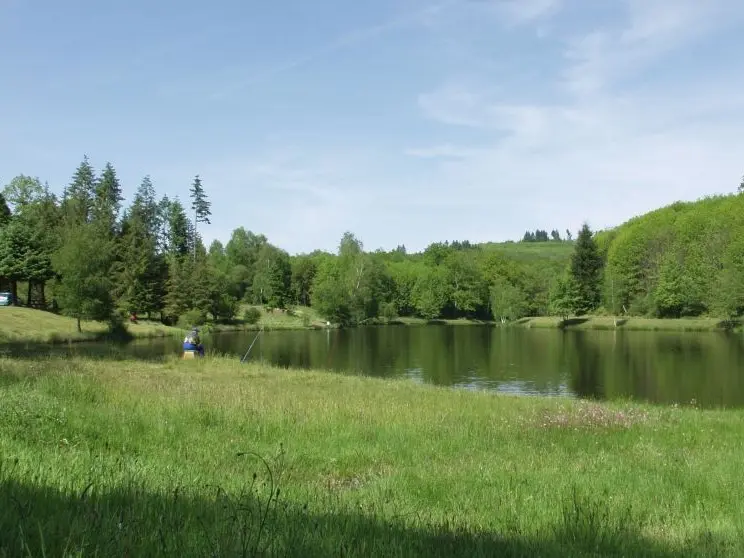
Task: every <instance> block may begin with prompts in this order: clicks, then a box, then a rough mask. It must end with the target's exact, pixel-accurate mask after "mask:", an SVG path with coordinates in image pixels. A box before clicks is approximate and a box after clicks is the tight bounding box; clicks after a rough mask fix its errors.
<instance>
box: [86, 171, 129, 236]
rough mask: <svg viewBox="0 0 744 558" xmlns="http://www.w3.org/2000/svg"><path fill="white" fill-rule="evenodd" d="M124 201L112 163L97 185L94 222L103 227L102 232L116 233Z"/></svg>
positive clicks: (93, 210) (93, 208)
mask: <svg viewBox="0 0 744 558" xmlns="http://www.w3.org/2000/svg"><path fill="white" fill-rule="evenodd" d="M123 199H124V197H123V196H122V194H121V184H120V183H119V178H118V177H117V176H116V171H115V170H114V167H113V166H112V165H111V163H106V166H105V167H104V169H103V172H102V173H101V177H100V179H99V180H98V181H97V183H96V184H95V198H94V200H93V207H92V220H93V221H94V222H95V223H97V224H98V225H99V226H100V227H101V229H102V231H108V232H110V233H111V234H115V233H116V223H117V220H118V218H119V211H120V209H121V202H122V201H123Z"/></svg>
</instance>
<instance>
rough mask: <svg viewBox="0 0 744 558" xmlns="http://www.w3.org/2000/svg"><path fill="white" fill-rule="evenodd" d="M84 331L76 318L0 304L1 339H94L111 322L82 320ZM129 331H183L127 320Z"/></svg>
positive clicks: (134, 333) (158, 333)
mask: <svg viewBox="0 0 744 558" xmlns="http://www.w3.org/2000/svg"><path fill="white" fill-rule="evenodd" d="M81 329H82V332H78V331H77V321H76V320H75V319H74V318H69V317H67V316H61V315H58V314H53V313H51V312H45V311H43V310H34V309H32V308H23V307H18V306H8V307H0V343H17V342H24V343H67V342H75V341H93V340H97V339H102V338H106V336H107V334H108V325H107V324H105V323H102V322H94V321H83V322H82V323H81ZM127 329H128V331H129V333H130V334H131V335H132V336H133V337H136V338H147V337H165V336H169V335H175V334H180V333H181V330H179V329H177V328H173V327H168V326H165V325H163V324H161V323H158V322H154V321H153V322H148V321H145V320H140V323H138V324H128V326H127Z"/></svg>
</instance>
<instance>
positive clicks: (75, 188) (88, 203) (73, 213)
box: [62, 155, 96, 225]
mask: <svg viewBox="0 0 744 558" xmlns="http://www.w3.org/2000/svg"><path fill="white" fill-rule="evenodd" d="M95 196H96V175H95V172H94V171H93V167H92V166H91V164H90V162H89V160H88V156H87V155H84V156H83V160H82V162H81V163H80V165H78V168H77V170H76V171H75V174H74V175H73V177H72V182H70V184H69V185H68V186H67V187H66V188H65V192H64V195H63V196H62V205H63V210H64V214H65V220H66V221H67V222H68V223H69V224H71V225H75V224H82V223H87V222H88V221H89V220H90V218H91V212H92V209H93V204H94V200H95Z"/></svg>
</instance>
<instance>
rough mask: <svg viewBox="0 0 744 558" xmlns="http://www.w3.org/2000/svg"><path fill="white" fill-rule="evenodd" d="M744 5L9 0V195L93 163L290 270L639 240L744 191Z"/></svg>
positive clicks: (2, 104) (694, 0)
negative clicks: (276, 250)
mask: <svg viewBox="0 0 744 558" xmlns="http://www.w3.org/2000/svg"><path fill="white" fill-rule="evenodd" d="M743 24H744V2H741V0H705V1H704V2H703V1H700V0H602V1H598V0H597V1H595V0H592V1H590V0H518V1H509V0H375V1H374V2H371V1H370V2H349V1H348V0H345V1H342V0H315V1H313V2H308V1H307V0H276V2H245V1H243V2H241V1H237V0H229V1H227V0H222V1H221V0H213V1H212V2H206V3H205V2H196V1H194V0H185V1H180V2H175V1H172V0H158V1H157V2H152V4H150V2H145V1H144V0H128V1H126V2H123V1H120V0H107V1H105V2H102V1H100V0H68V1H66V2H59V1H58V0H54V1H52V0H44V1H41V0H39V1H31V0H0V52H1V53H2V54H0V76H2V81H1V82H0V83H2V87H0V183H2V184H5V183H7V182H8V181H9V180H10V179H11V178H12V177H13V176H15V175H17V174H20V173H24V174H30V175H34V176H38V177H39V178H40V179H41V180H42V181H44V180H45V181H48V182H49V184H50V185H51V186H52V188H53V189H54V190H55V191H58V192H61V190H62V188H63V187H64V185H65V184H66V183H68V182H69V180H70V177H71V175H72V173H73V171H74V169H75V167H76V166H77V164H78V163H79V162H80V160H81V159H82V156H83V154H84V153H87V154H88V156H89V157H90V160H91V162H92V163H93V164H94V165H95V166H96V167H97V168H99V169H100V168H102V167H103V165H104V164H105V163H106V161H111V162H112V163H113V164H114V166H115V167H116V169H117V171H118V172H119V175H120V178H121V179H122V183H123V186H124V189H125V194H126V195H127V196H131V194H132V193H133V191H134V189H135V188H136V186H137V185H138V184H139V182H140V180H141V178H142V177H143V176H144V175H145V174H149V175H150V176H151V177H152V180H153V182H154V184H155V186H156V188H157V189H158V192H159V193H164V194H168V195H169V196H171V197H173V196H176V195H179V196H180V197H181V199H182V200H186V199H187V196H188V188H189V185H190V183H191V180H192V177H193V176H194V175H195V174H197V173H199V174H200V175H201V176H202V179H203V183H204V186H205V188H206V190H207V193H208V195H209V196H210V199H211V201H212V212H213V219H212V225H211V226H208V227H206V228H205V229H203V230H204V237H205V240H206V241H207V242H209V241H211V240H212V239H213V238H219V239H221V240H223V241H226V240H227V239H228V238H229V235H230V232H231V231H232V230H233V229H234V228H235V227H238V226H244V227H246V228H248V229H250V230H253V231H255V232H262V233H264V234H266V235H267V236H268V237H269V239H270V241H272V242H273V243H275V244H277V245H279V246H281V247H283V248H285V249H286V250H288V251H290V252H291V253H296V252H304V251H310V250H312V249H314V248H321V249H327V250H335V248H336V246H337V244H338V241H339V239H340V237H341V235H342V233H343V232H344V231H346V230H351V231H353V232H354V233H355V234H356V235H357V236H358V237H359V238H360V239H361V240H362V241H363V243H364V246H365V248H366V249H375V248H379V247H382V248H386V249H391V248H394V247H395V246H396V245H398V244H399V243H403V244H405V245H406V247H407V248H408V249H409V250H421V249H423V248H424V247H425V246H426V245H427V244H429V243H430V242H434V241H439V240H452V239H460V240H462V239H469V240H471V241H478V242H479V241H488V240H495V241H498V240H506V239H518V238H520V237H521V236H522V234H523V233H524V231H525V230H526V229H534V228H537V227H539V228H545V229H547V230H550V229H552V228H554V227H555V228H558V229H559V230H560V231H564V230H565V229H566V228H569V229H571V230H572V231H576V230H577V229H578V228H579V227H580V225H581V223H582V222H583V221H584V220H586V221H588V222H589V224H590V226H592V228H595V229H596V228H604V227H608V226H614V225H617V224H620V223H622V222H623V221H625V220H626V219H628V218H630V217H632V216H633V215H635V214H638V213H642V212H645V211H648V210H651V209H654V208H656V207H659V206H662V205H666V204H668V203H671V202H672V201H674V200H677V199H685V200H691V199H697V198H699V197H702V196H705V195H710V194H716V193H727V192H732V191H734V190H735V189H736V186H737V185H738V183H739V179H740V177H741V175H742V174H744V134H743V133H742V130H744V87H743V85H744V57H743V56H742V55H741V53H742V52H744V35H742V33H741V29H742V25H743Z"/></svg>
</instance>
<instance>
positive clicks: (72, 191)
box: [0, 156, 744, 327]
mask: <svg viewBox="0 0 744 558" xmlns="http://www.w3.org/2000/svg"><path fill="white" fill-rule="evenodd" d="M183 198H184V200H187V201H182V200H181V199H180V198H179V197H174V198H173V199H169V198H168V197H167V196H158V194H157V192H156V189H155V186H154V184H153V182H152V180H151V179H150V177H149V176H145V177H144V178H143V179H142V181H141V184H140V185H139V186H138V188H137V189H136V191H135V193H134V196H133V198H132V200H131V202H130V203H129V205H128V206H126V207H125V206H124V198H123V195H122V185H121V183H120V180H119V178H118V176H117V173H116V170H115V169H114V167H113V165H112V164H110V163H107V164H106V165H105V166H104V167H103V169H102V170H101V171H100V173H98V172H96V170H95V168H94V167H93V165H92V164H91V162H90V161H89V159H88V157H87V156H86V157H84V158H83V160H82V162H81V163H80V164H79V166H78V167H77V169H76V170H75V171H74V173H73V174H72V177H71V180H70V182H69V184H68V185H67V186H66V187H65V188H64V189H63V192H62V194H61V195H57V194H55V193H53V192H52V191H51V189H50V187H49V185H48V184H47V183H42V182H41V181H40V180H39V179H38V178H35V177H31V176H28V175H18V176H16V177H15V178H13V179H12V180H11V181H10V182H9V183H8V184H7V185H6V186H5V187H4V189H3V191H2V199H0V288H2V289H4V290H6V291H8V292H10V293H12V296H13V298H14V299H15V300H16V301H17V303H18V304H21V305H27V306H30V307H34V308H39V309H44V310H49V311H53V312H59V313H62V314H65V315H68V316H72V317H75V318H77V319H78V324H79V322H80V320H82V319H93V320H99V321H109V322H110V323H111V324H112V326H114V325H116V324H121V323H122V322H123V321H124V320H126V319H127V317H128V316H131V315H132V314H136V315H139V316H143V317H148V318H151V319H157V320H161V321H162V322H163V323H166V324H178V325H181V326H183V327H188V326H190V325H194V324H202V323H205V322H207V321H208V320H214V321H218V322H230V321H235V320H247V321H250V320H252V319H253V320H255V319H257V318H256V316H255V309H252V308H251V306H256V305H263V306H265V307H266V308H269V309H285V310H287V311H292V310H293V309H294V308H295V307H297V306H311V307H313V308H314V309H315V310H316V311H317V312H318V313H319V314H320V315H321V316H322V317H323V318H324V319H326V320H328V321H330V322H332V323H334V324H337V325H340V326H353V325H358V324H363V323H370V322H378V321H380V322H386V321H390V320H393V319H395V318H397V317H408V316H410V317H418V318H423V319H427V320H436V319H457V318H466V319H477V320H496V321H501V322H508V321H513V320H517V319H519V318H522V317H527V316H547V315H551V316H560V317H562V318H564V319H565V318H568V317H569V316H572V315H586V314H613V315H628V316H649V317H657V318H672V317H675V318H676V317H684V316H702V315H708V316H716V317H721V318H724V319H733V318H735V317H737V316H739V315H740V314H741V313H742V310H744V197H743V196H742V194H741V192H739V193H734V194H731V195H727V196H714V197H708V198H705V199H703V200H699V201H696V202H676V203H673V204H671V205H669V206H667V207H664V208H661V209H658V210H656V211H653V212H651V213H648V214H646V215H642V216H638V217H635V218H633V219H631V220H629V221H628V222H626V223H624V224H622V225H620V226H618V227H616V228H613V229H610V230H603V231H596V232H593V231H592V230H591V229H590V228H589V226H588V225H587V224H586V223H585V224H583V225H582V226H581V228H580V229H579V230H578V232H577V234H576V238H575V239H574V238H573V235H572V233H571V231H569V230H567V231H565V235H564V237H561V234H560V233H559V232H558V230H557V229H552V231H551V232H550V234H549V233H548V232H547V231H546V230H543V229H536V230H535V231H527V232H526V233H525V235H524V237H523V238H522V239H521V240H520V241H518V242H503V243H484V244H473V243H470V242H469V241H467V240H465V241H453V242H433V243H432V244H430V245H429V246H428V247H427V248H426V249H425V250H424V251H423V252H419V253H410V254H409V253H407V251H406V249H405V246H404V245H400V246H398V247H397V248H396V249H394V250H390V251H384V250H375V251H366V250H365V249H364V245H363V243H362V241H361V240H360V239H359V238H357V237H356V236H355V235H354V234H353V233H352V232H346V233H344V234H343V235H342V237H341V238H340V240H339V244H338V248H337V251H336V252H335V253H329V252H326V251H322V250H316V251H314V252H312V253H309V254H295V255H290V254H289V253H288V252H287V251H285V250H283V249H282V248H280V247H278V246H275V245H273V244H272V243H271V242H270V241H269V239H268V238H266V236H264V235H263V234H261V233H259V232H253V231H251V230H250V229H248V228H244V227H239V228H237V229H235V230H234V231H233V232H232V234H231V236H230V238H229V239H225V240H224V241H220V240H215V241H213V242H212V243H211V244H210V245H209V246H205V244H204V243H203V241H202V232H203V230H204V228H205V227H208V226H209V225H210V217H211V202H210V201H209V196H208V187H206V186H205V185H204V184H203V183H202V179H201V178H200V176H199V175H196V176H194V179H193V182H192V184H191V185H190V186H185V187H184V196H183ZM244 308H245V310H243V309H244Z"/></svg>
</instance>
